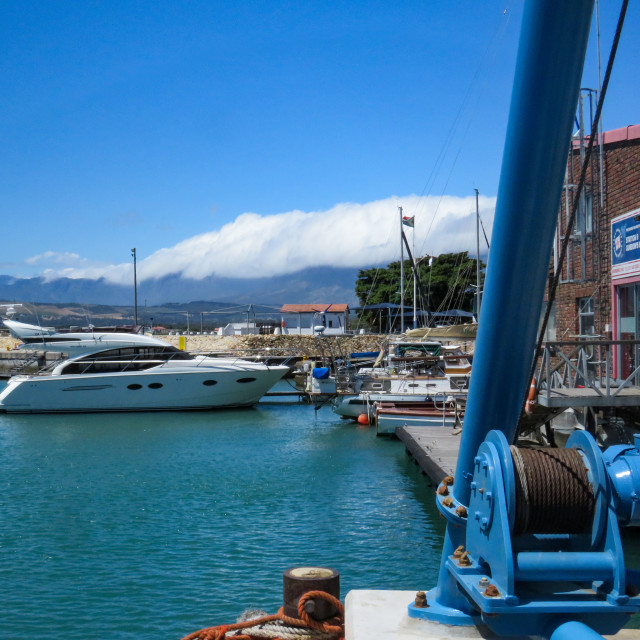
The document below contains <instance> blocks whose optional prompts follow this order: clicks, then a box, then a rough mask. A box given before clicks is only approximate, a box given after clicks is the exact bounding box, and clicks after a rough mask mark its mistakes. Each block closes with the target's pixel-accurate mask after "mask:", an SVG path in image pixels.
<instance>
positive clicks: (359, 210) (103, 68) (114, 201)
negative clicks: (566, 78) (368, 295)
mask: <svg viewBox="0 0 640 640" xmlns="http://www.w3.org/2000/svg"><path fill="white" fill-rule="evenodd" d="M522 7H523V1H522V0H519V1H508V0H503V1H501V2H498V1H494V0H486V1H483V2H478V1H477V0H476V1H473V0H460V1H455V0H446V1H445V0H441V1H438V2H436V1H417V0H415V1H402V0H400V1H395V2H393V3H390V2H381V1H375V0H374V1H370V2H357V1H348V0H347V1H343V2H297V3H296V2H284V1H278V0H274V1H272V2H216V1H213V0H209V1H201V0H192V1H191V2H188V3H184V2H177V1H173V2H169V1H166V0H164V1H163V0H156V1H154V2H140V1H137V0H128V1H126V2H125V1H119V0H113V1H110V2H106V1H102V2H101V1H91V0H83V1H78V0H65V1H64V2H62V1H55V0H49V1H46V2H45V1H37V0H34V1H32V2H28V3H20V2H5V3H3V4H2V7H1V9H0V41H1V42H2V45H1V49H2V52H3V53H2V56H0V82H1V83H2V87H3V91H2V92H1V94H0V95H1V96H2V97H0V101H1V104H2V118H0V139H1V141H2V154H0V172H1V175H2V179H1V180H2V198H1V199H0V211H1V212H2V218H3V220H4V221H5V229H6V231H7V232H10V233H11V234H12V236H13V241H12V242H8V243H7V242H6V243H5V245H4V247H3V255H2V258H0V273H4V274H10V275H16V276H25V275H34V274H39V273H47V274H49V275H50V276H51V277H53V276H56V275H69V276H71V277H80V276H89V277H100V276H105V277H108V278H110V279H113V280H114V281H128V280H129V279H130V271H131V258H130V249H131V247H134V246H135V247H136V248H137V252H138V260H139V263H138V264H139V274H140V277H141V278H142V279H144V278H149V277H154V276H160V275H166V274H167V273H172V272H176V271H180V272H181V273H184V274H185V275H189V276H191V277H195V278H198V277H203V276H205V275H210V274H211V273H220V275H225V276H229V275H236V276H239V277H242V276H250V277H255V276H256V275H259V274H262V275H265V276H269V275H273V274H276V273H286V272H287V270H289V271H294V270H297V269H298V268H302V267H305V266H309V265H310V264H315V265H317V264H320V263H322V261H323V260H326V261H327V263H330V264H335V265H336V266H369V265H370V264H375V263H384V262H386V261H389V260H392V259H396V258H397V257H398V254H399V249H398V246H397V245H398V243H397V241H396V238H397V236H396V233H397V207H398V206H403V207H404V208H405V212H406V213H408V214H410V215H416V240H415V244H416V248H417V250H418V251H419V252H420V253H430V254H434V255H437V254H438V253H440V252H443V251H452V250H462V249H465V248H468V249H471V248H472V247H473V246H474V245H475V240H474V235H473V234H474V233H475V228H474V226H475V225H474V224H473V213H474V212H475V201H474V197H473V193H474V189H475V188H477V189H479V191H480V193H481V194H482V195H483V199H482V200H481V210H482V215H483V219H485V220H486V222H487V224H488V225H490V221H491V216H492V213H493V207H494V206H495V195H496V192H497V187H498V180H499V170H500V160H501V156H502V148H503V144H504V132H505V128H506V121H507V114H508V106H509V98H510V93H511V85H512V79H513V69H514V65H515V55H516V48H517V40H518V34H519V29H520V21H521V17H522ZM618 10H619V3H618V2H607V3H603V6H602V7H600V18H601V34H602V51H603V53H602V57H603V63H602V64H603V67H604V65H605V64H606V57H607V55H608V52H609V47H610V44H611V40H612V36H613V32H614V29H615V23H616V20H617V13H618ZM639 28H640V7H639V6H638V3H631V6H630V9H629V13H628V17H627V24H626V27H625V32H624V33H623V39H622V43H621V46H620V50H619V54H618V62H617V65H616V67H615V69H614V75H613V78H612V82H611V87H610V92H609V95H608V100H607V104H606V106H605V111H604V126H605V129H613V128H617V127H621V126H626V125H628V124H637V123H639V122H640V115H639V114H638V106H637V105H638V104H640V95H639V94H640V88H639V84H640V83H638V82H637V66H638V62H639V60H638V54H637V46H636V45H635V42H634V40H635V38H636V34H637V33H639ZM570 36H571V30H570V23H568V24H567V37H570ZM583 86H587V87H593V88H595V87H597V65H596V56H595V51H594V49H593V48H592V49H591V50H590V52H589V55H588V59H587V62H586V71H585V79H584V81H583Z"/></svg>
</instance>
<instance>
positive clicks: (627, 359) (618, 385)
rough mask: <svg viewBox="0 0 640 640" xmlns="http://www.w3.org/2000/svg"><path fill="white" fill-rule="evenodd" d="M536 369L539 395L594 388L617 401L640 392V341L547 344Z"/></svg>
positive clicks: (595, 340) (583, 340)
mask: <svg viewBox="0 0 640 640" xmlns="http://www.w3.org/2000/svg"><path fill="white" fill-rule="evenodd" d="M539 355H540V359H539V366H538V367H537V369H536V376H535V384H536V394H537V395H546V396H547V398H550V397H551V395H552V393H553V390H554V389H591V390H593V392H595V394H596V395H597V396H599V397H600V398H605V399H612V400H613V399H614V398H616V396H618V395H619V394H620V393H621V392H622V391H623V390H624V389H636V390H637V389H640V340H602V339H596V338H585V339H582V338H581V339H577V340H570V341H569V340H567V341H560V342H546V343H544V344H543V346H542V349H541V353H540V354H539Z"/></svg>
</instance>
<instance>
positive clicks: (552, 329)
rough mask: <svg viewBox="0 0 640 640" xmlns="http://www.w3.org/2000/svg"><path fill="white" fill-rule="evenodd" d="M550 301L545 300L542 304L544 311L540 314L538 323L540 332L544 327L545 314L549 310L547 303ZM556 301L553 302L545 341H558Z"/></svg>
mask: <svg viewBox="0 0 640 640" xmlns="http://www.w3.org/2000/svg"><path fill="white" fill-rule="evenodd" d="M548 304H549V303H548V302H547V301H546V300H545V301H544V303H543V304H542V313H541V314H540V323H539V325H538V333H539V332H540V329H541V328H542V322H543V320H544V314H545V313H546V312H547V305H548ZM556 339H557V338H556V303H555V302H552V303H551V311H550V312H549V320H548V322H547V328H546V329H545V332H544V342H555V341H556Z"/></svg>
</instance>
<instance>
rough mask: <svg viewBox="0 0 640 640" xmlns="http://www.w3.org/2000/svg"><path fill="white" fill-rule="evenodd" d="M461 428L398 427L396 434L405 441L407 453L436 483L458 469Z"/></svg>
mask: <svg viewBox="0 0 640 640" xmlns="http://www.w3.org/2000/svg"><path fill="white" fill-rule="evenodd" d="M461 433H462V430H461V429H450V428H448V427H398V428H397V429H396V436H397V437H398V438H399V439H400V440H402V442H404V446H405V447H406V449H407V453H408V454H409V455H410V456H411V457H412V458H413V459H414V460H415V461H416V463H417V464H418V466H419V467H420V469H421V470H422V471H423V473H425V474H426V475H427V476H429V478H430V479H431V480H432V481H433V482H434V483H435V484H440V482H441V480H442V478H444V477H445V476H452V475H454V472H455V470H456V462H457V460H458V449H459V448H460V436H461Z"/></svg>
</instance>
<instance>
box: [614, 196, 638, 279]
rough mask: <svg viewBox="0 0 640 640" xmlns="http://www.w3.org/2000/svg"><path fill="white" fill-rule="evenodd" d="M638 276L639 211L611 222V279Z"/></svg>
mask: <svg viewBox="0 0 640 640" xmlns="http://www.w3.org/2000/svg"><path fill="white" fill-rule="evenodd" d="M637 274H640V209H636V210H635V211H630V212H629V213H625V214H624V215H622V216H618V217H617V218H614V219H613V220H612V221H611V278H613V279H615V278H627V277H629V276H633V275H637Z"/></svg>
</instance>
